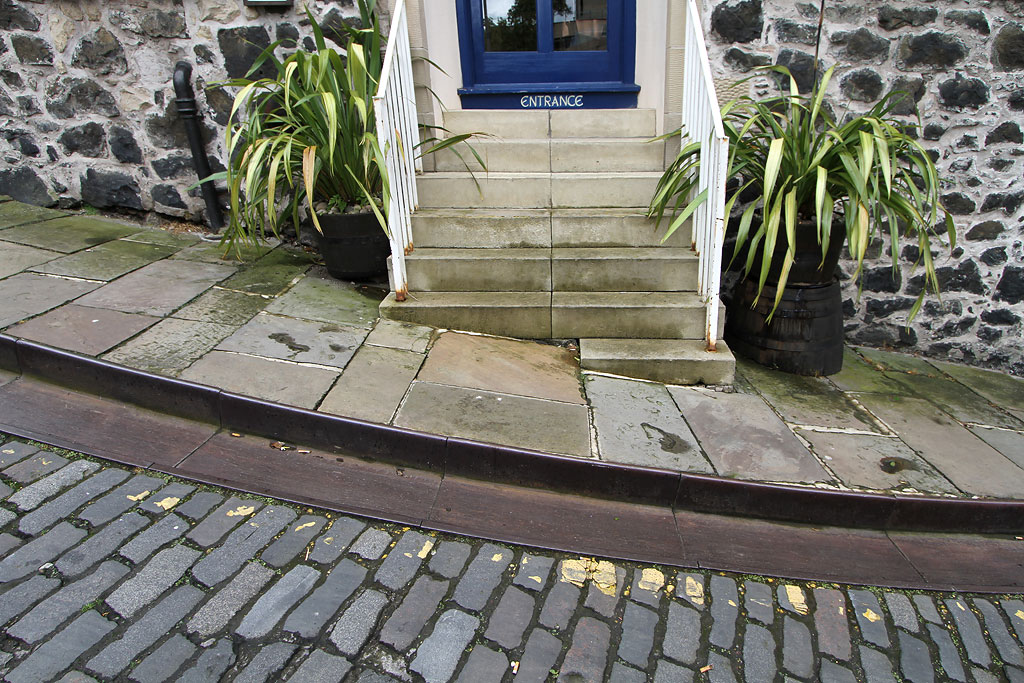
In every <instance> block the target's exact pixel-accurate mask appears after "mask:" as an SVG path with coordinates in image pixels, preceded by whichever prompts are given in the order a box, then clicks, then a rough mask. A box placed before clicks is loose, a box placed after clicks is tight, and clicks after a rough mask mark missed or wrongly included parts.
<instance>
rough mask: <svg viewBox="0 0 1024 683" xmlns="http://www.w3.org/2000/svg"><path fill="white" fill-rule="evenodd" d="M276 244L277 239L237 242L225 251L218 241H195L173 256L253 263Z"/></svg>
mask: <svg viewBox="0 0 1024 683" xmlns="http://www.w3.org/2000/svg"><path fill="white" fill-rule="evenodd" d="M278 244H280V242H279V241H278V240H268V241H265V242H263V243H260V244H251V243H249V244H238V245H237V247H238V248H237V250H236V249H234V248H232V249H231V251H229V252H226V251H225V248H224V245H222V244H221V243H220V242H197V243H195V244H193V245H191V246H189V247H188V248H187V249H182V250H181V251H179V252H178V253H177V254H175V255H174V258H176V259H182V260H186V261H202V262H204V263H235V264H237V263H253V262H255V261H257V260H258V259H260V258H261V257H263V256H266V255H267V254H268V253H270V251H271V250H272V249H274V248H275V247H276V246H278Z"/></svg>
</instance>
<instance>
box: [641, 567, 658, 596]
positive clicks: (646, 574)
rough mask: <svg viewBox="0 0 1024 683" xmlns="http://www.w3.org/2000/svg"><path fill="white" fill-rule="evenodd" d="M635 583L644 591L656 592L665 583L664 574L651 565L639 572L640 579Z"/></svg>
mask: <svg viewBox="0 0 1024 683" xmlns="http://www.w3.org/2000/svg"><path fill="white" fill-rule="evenodd" d="M636 585H637V587H638V588H642V589H643V590H645V591H651V592H652V593H657V592H658V591H659V590H661V587H662V586H664V585H665V575H664V574H662V573H661V572H660V571H658V570H657V569H654V568H653V567H648V568H646V569H644V570H643V572H641V573H640V581H638V582H637V584H636Z"/></svg>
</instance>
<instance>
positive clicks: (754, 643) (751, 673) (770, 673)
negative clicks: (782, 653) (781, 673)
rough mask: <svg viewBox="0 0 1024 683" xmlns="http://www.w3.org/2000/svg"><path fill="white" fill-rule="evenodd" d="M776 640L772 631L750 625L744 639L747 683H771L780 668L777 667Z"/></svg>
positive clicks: (744, 662) (744, 667)
mask: <svg viewBox="0 0 1024 683" xmlns="http://www.w3.org/2000/svg"><path fill="white" fill-rule="evenodd" d="M775 662H776V658H775V639H774V638H772V634H771V631H769V630H768V629H766V628H764V627H763V626H758V625H756V624H750V625H749V626H747V632H746V634H745V635H744V637H743V674H744V678H745V679H746V682H747V683H761V682H762V681H765V682H767V683H771V681H774V680H775V675H776V674H777V673H778V668H777V667H776V665H775Z"/></svg>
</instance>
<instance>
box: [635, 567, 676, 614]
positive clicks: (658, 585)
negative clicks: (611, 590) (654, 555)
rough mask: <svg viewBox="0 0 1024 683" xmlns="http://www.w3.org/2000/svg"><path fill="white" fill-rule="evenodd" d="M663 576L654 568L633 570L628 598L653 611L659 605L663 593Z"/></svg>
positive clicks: (664, 581)
mask: <svg viewBox="0 0 1024 683" xmlns="http://www.w3.org/2000/svg"><path fill="white" fill-rule="evenodd" d="M666 583H667V581H666V580H665V575H664V574H663V573H662V572H661V571H660V570H658V569H655V568H654V567H645V568H643V569H639V568H638V569H634V570H633V581H632V583H630V586H629V598H630V600H633V601H634V602H640V603H643V604H645V605H647V606H649V607H653V608H654V609H658V607H659V606H660V605H661V598H662V597H664V595H665V592H664V589H665V584H666Z"/></svg>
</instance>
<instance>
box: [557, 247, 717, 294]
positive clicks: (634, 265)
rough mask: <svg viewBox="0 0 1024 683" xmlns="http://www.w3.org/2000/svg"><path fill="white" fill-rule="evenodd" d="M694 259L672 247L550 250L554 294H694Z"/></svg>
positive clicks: (695, 261) (695, 279)
mask: <svg viewBox="0 0 1024 683" xmlns="http://www.w3.org/2000/svg"><path fill="white" fill-rule="evenodd" d="M697 261H698V259H697V257H696V256H695V255H694V253H693V252H692V251H690V250H689V249H686V248H683V249H680V248H672V247H641V248H636V247H599V248H582V249H581V248H570V249H564V248H557V249H552V250H551V284H552V289H553V290H554V291H556V292H612V291H617V292H687V291H689V292H695V291H697Z"/></svg>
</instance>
